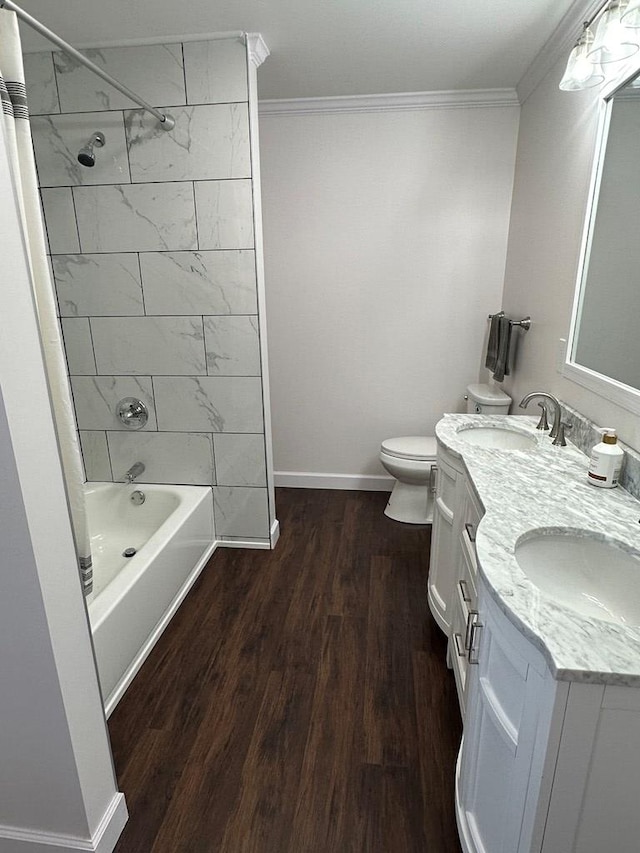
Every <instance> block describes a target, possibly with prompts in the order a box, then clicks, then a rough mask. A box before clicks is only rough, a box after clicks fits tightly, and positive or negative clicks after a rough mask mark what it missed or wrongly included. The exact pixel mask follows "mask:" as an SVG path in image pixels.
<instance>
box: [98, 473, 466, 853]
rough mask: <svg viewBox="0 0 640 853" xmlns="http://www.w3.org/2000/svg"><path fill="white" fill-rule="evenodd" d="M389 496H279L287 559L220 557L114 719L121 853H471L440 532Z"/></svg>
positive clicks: (256, 554)
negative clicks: (459, 823) (436, 550)
mask: <svg viewBox="0 0 640 853" xmlns="http://www.w3.org/2000/svg"><path fill="white" fill-rule="evenodd" d="M386 498H387V496H386V495H385V494H383V493H376V492H340V491H313V490H304V489H279V490H278V493H277V503H278V518H279V519H280V524H281V530H282V535H281V538H280V542H279V543H278V546H277V548H276V550H275V551H273V552H268V551H247V550H231V549H229V550H224V549H223V550H219V551H217V552H216V553H215V554H214V556H213V557H212V559H211V561H210V563H209V565H208V566H207V567H206V569H205V570H204V572H203V573H202V575H201V577H200V578H199V579H198V581H197V582H196V584H195V585H194V587H193V589H192V591H191V592H190V594H189V595H188V597H187V598H186V600H185V602H184V603H183V605H182V607H181V608H180V610H179V611H178V613H177V614H176V616H175V617H174V619H173V621H172V623H171V624H170V626H169V627H168V629H167V630H166V632H165V633H164V635H163V636H162V638H161V639H160V641H159V642H158V644H157V645H156V647H155V649H154V650H153V652H152V653H151V655H150V656H149V658H148V659H147V661H146V662H145V664H144V666H143V667H142V669H141V671H140V673H139V674H138V676H137V678H136V680H135V681H134V683H133V684H132V685H131V687H130V688H129V690H128V691H127V693H126V694H125V696H124V697H123V699H122V700H121V702H120V704H119V705H118V707H117V708H116V710H115V711H114V713H113V715H112V717H111V719H110V721H109V729H110V734H111V742H112V747H113V754H114V761H115V766H116V771H117V775H118V781H119V785H120V790H122V791H124V792H125V795H126V798H127V804H128V807H129V813H130V819H129V823H128V824H127V826H126V828H125V830H124V833H123V835H122V837H121V838H120V841H119V842H118V845H117V847H116V853H396V851H397V853H414V851H415V853H460V847H459V843H458V840H457V831H456V827H455V817H454V811H453V797H454V793H453V779H454V766H455V758H456V753H457V750H458V746H459V742H460V736H461V724H460V715H459V711H458V706H457V700H456V697H455V687H454V683H453V678H452V676H451V674H450V673H449V672H448V671H447V669H446V667H445V662H444V658H445V640H444V637H443V635H442V633H441V632H440V630H439V629H438V628H437V627H436V625H435V623H434V622H433V620H432V618H431V616H430V614H429V611H428V607H427V603H426V578H427V568H428V558H429V540H430V528H416V527H413V526H409V525H402V524H398V523H397V522H393V521H390V520H389V519H387V518H386V517H385V516H384V515H383V509H384V506H385V502H386Z"/></svg>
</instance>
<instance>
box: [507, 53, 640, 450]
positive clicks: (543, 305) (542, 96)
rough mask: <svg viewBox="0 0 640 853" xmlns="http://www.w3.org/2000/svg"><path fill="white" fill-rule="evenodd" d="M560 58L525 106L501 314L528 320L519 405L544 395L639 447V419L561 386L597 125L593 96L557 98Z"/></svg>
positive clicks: (516, 386)
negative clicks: (563, 341) (561, 357)
mask: <svg viewBox="0 0 640 853" xmlns="http://www.w3.org/2000/svg"><path fill="white" fill-rule="evenodd" d="M565 64H566V57H562V58H561V59H560V60H559V61H558V63H557V64H556V66H555V67H554V68H553V69H552V71H551V72H550V73H549V74H548V75H547V76H546V78H545V79H544V80H543V81H542V83H541V84H540V85H539V86H538V88H537V89H536V90H535V91H534V92H533V93H532V95H531V96H530V97H529V98H528V99H527V101H526V102H525V103H524V104H523V106H522V111H521V116H520V134H519V142H518V155H517V160H516V174H515V184H514V198H513V208H512V213H511V226H510V233H509V250H508V255H507V269H506V276H505V290H504V298H503V307H504V309H505V311H507V312H508V313H510V314H513V315H515V314H521V313H522V314H529V313H530V314H531V317H532V320H533V323H532V327H531V330H530V331H529V332H527V334H526V335H525V336H524V337H523V339H522V346H521V349H520V358H519V362H518V370H517V373H515V374H514V376H513V377H510V378H509V379H507V380H506V381H505V390H506V391H507V392H508V393H510V394H512V395H513V396H514V397H515V398H516V399H518V398H519V397H521V396H522V395H523V394H525V393H527V392H528V391H532V390H537V389H543V390H546V391H550V392H551V393H553V394H555V395H556V396H558V397H559V398H560V399H562V400H564V401H565V402H566V403H568V404H569V405H571V406H573V407H574V408H576V409H578V411H580V412H582V413H583V414H585V415H586V416H587V417H589V418H591V419H592V420H594V421H595V422H596V423H599V424H601V425H605V426H609V425H610V426H615V427H617V428H618V430H619V434H620V437H621V438H622V440H623V441H625V442H627V443H628V444H630V445H632V446H634V447H638V446H640V419H638V418H637V417H636V416H634V415H632V414H631V413H630V412H627V411H626V410H625V409H622V408H620V407H619V406H617V405H615V404H614V403H611V402H609V401H607V400H604V399H603V398H602V397H600V396H598V395H597V394H595V393H593V392H591V391H589V390H587V389H585V388H583V387H581V386H580V385H577V384H575V383H574V382H571V381H570V380H568V379H566V378H564V377H563V376H562V375H561V374H560V373H559V371H558V369H557V366H558V359H557V353H558V341H559V339H560V338H566V337H567V335H568V332H569V323H570V319H571V308H572V303H573V294H574V290H575V283H576V275H577V269H578V261H579V254H580V243H581V239H582V228H583V222H584V217H585V212H586V205H587V197H588V191H589V181H590V176H591V167H592V160H593V153H594V147H595V139H596V131H597V122H598V92H597V91H594V90H586V91H584V92H561V91H560V90H559V89H558V82H559V80H560V78H561V76H562V73H563V71H564V66H565Z"/></svg>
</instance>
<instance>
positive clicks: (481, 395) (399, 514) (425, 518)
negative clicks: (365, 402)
mask: <svg viewBox="0 0 640 853" xmlns="http://www.w3.org/2000/svg"><path fill="white" fill-rule="evenodd" d="M465 399H466V400H467V412H468V413H469V414H484V415H506V414H508V412H509V406H510V405H511V402H512V401H511V397H509V395H508V394H505V392H504V391H503V390H502V389H501V388H498V387H497V386H495V385H486V384H484V383H476V384H472V385H469V386H467V393H466V395H465ZM436 456H437V442H436V439H435V436H423V435H405V436H402V437H400V438H387V439H385V441H383V442H382V444H381V446H380V462H381V463H382V465H383V466H384V468H385V469H386V470H387V471H388V472H389V474H391V475H392V476H393V477H395V478H396V484H395V486H394V487H393V491H392V492H391V495H390V496H389V501H388V502H387V506H386V508H385V511H384V514H385V515H386V516H388V517H389V518H393V519H394V520H395V521H403V522H404V523H405V524H431V522H432V521H433V501H434V497H435V490H436V481H435V473H436Z"/></svg>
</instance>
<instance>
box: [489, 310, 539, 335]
mask: <svg viewBox="0 0 640 853" xmlns="http://www.w3.org/2000/svg"><path fill="white" fill-rule="evenodd" d="M494 317H504V311H498V313H497V314H489V315H488V317H487V319H488V320H493V318H494ZM509 323H510V324H511V326H520V328H521V329H524V330H525V332H526V331H528V330H529V329H530V328H531V317H523V318H522V320H509Z"/></svg>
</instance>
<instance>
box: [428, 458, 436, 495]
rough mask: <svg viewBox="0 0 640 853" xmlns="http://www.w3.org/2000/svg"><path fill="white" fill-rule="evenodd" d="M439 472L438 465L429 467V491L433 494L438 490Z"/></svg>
mask: <svg viewBox="0 0 640 853" xmlns="http://www.w3.org/2000/svg"><path fill="white" fill-rule="evenodd" d="M437 474H438V466H437V465H432V466H431V468H430V469H429V491H430V492H431V493H432V494H435V492H437V490H438V478H437Z"/></svg>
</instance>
